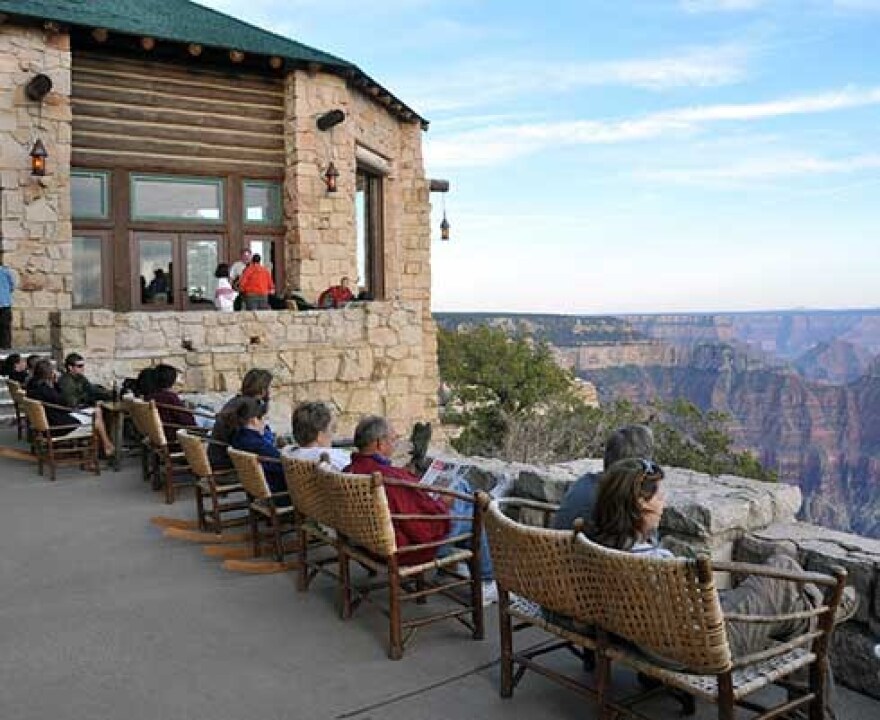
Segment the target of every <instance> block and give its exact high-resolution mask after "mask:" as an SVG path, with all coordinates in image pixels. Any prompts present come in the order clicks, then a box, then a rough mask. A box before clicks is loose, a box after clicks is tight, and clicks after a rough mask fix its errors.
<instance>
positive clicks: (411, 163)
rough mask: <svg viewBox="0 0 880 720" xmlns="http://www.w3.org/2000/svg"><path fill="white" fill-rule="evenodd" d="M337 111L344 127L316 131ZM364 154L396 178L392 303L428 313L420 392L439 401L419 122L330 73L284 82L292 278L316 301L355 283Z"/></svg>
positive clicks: (391, 205)
mask: <svg viewBox="0 0 880 720" xmlns="http://www.w3.org/2000/svg"><path fill="white" fill-rule="evenodd" d="M336 108H339V109H341V110H343V111H344V112H345V114H346V119H345V121H344V122H343V123H341V124H340V125H337V126H336V127H334V128H332V129H330V130H327V131H323V132H322V131H320V130H318V129H317V127H316V125H315V121H316V119H317V118H318V116H320V115H321V114H323V113H325V112H327V111H329V110H333V109H336ZM358 145H362V146H363V147H365V148H368V149H369V150H371V151H373V152H375V153H378V154H379V155H381V156H382V157H384V158H385V159H386V160H387V161H388V164H389V169H390V172H389V174H388V175H386V176H385V177H384V179H383V200H384V208H383V209H384V212H383V223H384V232H383V237H384V258H383V261H384V274H385V298H386V299H388V300H392V299H393V300H404V301H417V302H420V303H421V305H422V308H423V335H422V342H423V353H424V356H425V358H426V365H425V374H424V376H423V378H422V381H421V388H420V393H421V394H423V395H425V396H426V397H428V396H430V397H431V398H433V397H434V393H435V392H436V387H437V382H438V380H437V372H436V354H437V339H436V328H435V325H434V321H433V319H432V318H431V315H430V312H431V305H430V301H431V267H430V240H431V238H430V233H431V230H430V196H429V192H428V182H427V180H426V179H425V171H424V165H423V159H422V130H421V127H420V125H419V123H418V122H403V121H401V120H400V119H398V118H396V117H394V116H393V115H391V114H390V113H389V112H388V110H387V109H386V108H385V107H383V106H382V105H380V104H378V103H377V102H376V101H375V99H374V98H372V97H370V96H368V95H365V94H364V93H362V92H361V91H360V90H358V89H356V88H353V87H351V86H349V85H348V84H347V82H346V81H345V80H344V79H343V78H340V77H337V76H335V75H331V74H328V73H322V72H310V71H306V70H297V71H295V72H293V73H291V74H290V75H288V77H287V80H286V86H285V148H286V153H287V163H286V176H285V193H284V203H285V217H286V218H287V223H288V228H287V242H286V246H287V249H288V252H287V261H286V262H287V277H288V278H290V284H291V285H292V286H293V287H295V288H297V289H299V290H301V291H302V292H303V293H304V294H305V296H306V297H312V298H314V297H317V295H318V294H319V293H320V292H321V291H322V290H324V289H325V288H326V287H328V286H330V285H332V284H335V283H336V282H338V280H339V278H340V277H342V276H343V275H348V276H349V277H351V278H355V277H357V234H356V222H355V214H354V213H355V202H354V201H355V194H356V188H355V171H356V167H357V161H356V158H355V152H356V148H357V146H358ZM330 161H332V162H333V163H334V164H335V165H336V168H337V169H338V171H339V178H338V190H337V192H335V193H328V192H327V191H326V188H325V185H324V178H323V174H324V171H325V170H326V168H327V165H328V163H329V162H330ZM431 402H432V403H434V400H432V401H431ZM433 407H436V405H435V404H434V405H433Z"/></svg>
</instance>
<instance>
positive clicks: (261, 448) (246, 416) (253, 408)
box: [230, 397, 290, 506]
mask: <svg viewBox="0 0 880 720" xmlns="http://www.w3.org/2000/svg"><path fill="white" fill-rule="evenodd" d="M268 407H269V405H268V403H267V402H266V401H265V400H260V399H257V398H253V397H243V398H242V399H241V403H240V404H239V405H238V407H237V408H236V410H235V416H234V420H235V422H236V426H237V429H236V430H235V432H234V433H233V435H232V440H231V443H230V444H231V445H232V447H234V448H235V449H236V450H244V451H245V452H250V453H254V454H255V455H259V456H260V457H261V458H263V460H262V463H261V464H262V466H263V474H264V475H265V476H266V482H267V483H268V484H269V489H270V490H271V491H272V492H273V493H286V492H287V483H286V482H285V480H284V468H282V467H281V462H280V458H281V452H280V451H279V450H278V448H277V447H275V445H273V444H272V442H271V441H270V440H269V439H267V437H266V435H265V433H264V431H265V429H266V421H265V416H266V411H267V410H268ZM273 459H274V460H273ZM275 505H276V506H285V505H290V498H289V497H287V498H276V500H275Z"/></svg>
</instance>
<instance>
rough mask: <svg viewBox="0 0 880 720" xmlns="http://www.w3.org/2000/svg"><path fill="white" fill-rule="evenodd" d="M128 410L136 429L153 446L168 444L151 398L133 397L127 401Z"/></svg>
mask: <svg viewBox="0 0 880 720" xmlns="http://www.w3.org/2000/svg"><path fill="white" fill-rule="evenodd" d="M128 412H129V414H130V415H131V421H132V422H133V423H134V426H135V428H137V431H138V432H139V433H140V434H141V435H143V436H144V437H146V438H147V440H149V441H150V444H151V445H152V446H153V447H164V446H165V445H167V444H168V441H167V439H166V437H165V429H164V428H163V427H162V418H160V417H159V409H158V408H157V407H156V403H154V402H153V401H152V400H150V401H149V402H147V401H146V400H137V399H134V400H132V401H131V402H130V403H129V406H128Z"/></svg>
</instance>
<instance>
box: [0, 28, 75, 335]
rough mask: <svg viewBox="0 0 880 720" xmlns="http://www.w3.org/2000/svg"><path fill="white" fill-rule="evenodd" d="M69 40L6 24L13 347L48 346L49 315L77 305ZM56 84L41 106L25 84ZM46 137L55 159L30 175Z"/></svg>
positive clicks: (6, 208) (5, 143) (0, 70)
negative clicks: (44, 80)
mask: <svg viewBox="0 0 880 720" xmlns="http://www.w3.org/2000/svg"><path fill="white" fill-rule="evenodd" d="M70 68H71V56H70V37H69V36H68V35H67V34H63V33H54V32H49V31H43V30H38V29H34V28H22V27H16V26H14V25H6V24H4V25H0V184H2V186H3V202H2V208H0V209H2V238H3V239H2V250H3V256H4V261H5V263H6V264H7V265H8V266H9V267H10V268H12V269H14V270H15V271H16V272H17V273H18V290H17V291H16V293H15V297H14V303H13V345H14V346H16V347H22V346H26V345H43V346H45V345H48V344H49V335H50V322H49V314H50V312H52V311H54V310H63V309H68V308H70V306H71V284H72V271H73V267H72V260H71V256H72V239H71V220H70V215H71V213H70V150H71V111H70V84H71V80H70ZM38 73H43V74H45V75H48V76H49V77H50V78H51V79H52V85H53V87H52V92H50V93H49V94H48V95H47V96H46V97H45V98H44V99H43V101H42V102H41V103H38V102H34V101H32V100H29V99H28V98H27V96H26V95H25V85H26V84H27V82H28V81H29V80H30V79H31V78H32V77H33V76H34V75H36V74H38ZM37 137H39V138H40V139H41V140H42V141H43V144H44V145H45V146H46V150H47V151H48V154H49V157H48V159H47V163H46V166H47V170H46V175H45V177H42V178H35V177H32V176H31V174H30V167H31V164H30V156H29V153H30V149H31V147H32V146H33V143H34V140H35V139H36V138H37Z"/></svg>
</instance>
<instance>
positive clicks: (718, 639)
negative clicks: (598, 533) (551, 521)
mask: <svg viewBox="0 0 880 720" xmlns="http://www.w3.org/2000/svg"><path fill="white" fill-rule="evenodd" d="M576 546H577V551H578V555H579V561H580V564H581V565H582V566H583V567H584V568H585V570H586V574H587V576H589V577H591V578H594V581H593V582H591V583H590V592H591V593H594V594H595V595H596V596H597V597H598V598H599V602H600V606H601V609H602V615H601V625H602V627H603V628H604V629H605V630H607V631H609V632H611V633H614V634H615V635H619V636H620V637H623V638H625V639H627V640H629V641H631V642H633V643H635V644H636V645H638V646H639V647H640V648H642V649H643V650H646V651H648V652H650V653H653V654H656V655H659V656H660V657H662V658H665V659H667V660H670V661H672V662H673V663H680V664H682V665H684V666H686V667H687V668H688V669H689V670H691V671H694V672H698V673H719V672H723V671H725V670H727V669H729V667H730V648H729V646H728V643H727V632H726V630H725V627H724V617H723V614H722V612H721V603H720V602H719V599H718V591H717V589H716V588H715V581H714V579H713V577H712V570H711V564H710V562H709V560H708V558H703V559H701V560H699V561H697V560H692V559H686V558H674V559H673V558H651V557H645V556H639V555H633V554H632V553H628V552H622V551H619V550H612V549H609V548H606V547H603V546H601V545H598V544H596V543H594V542H592V541H590V540H589V539H587V538H586V537H585V536H584V535H579V536H578V538H577V542H576Z"/></svg>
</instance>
